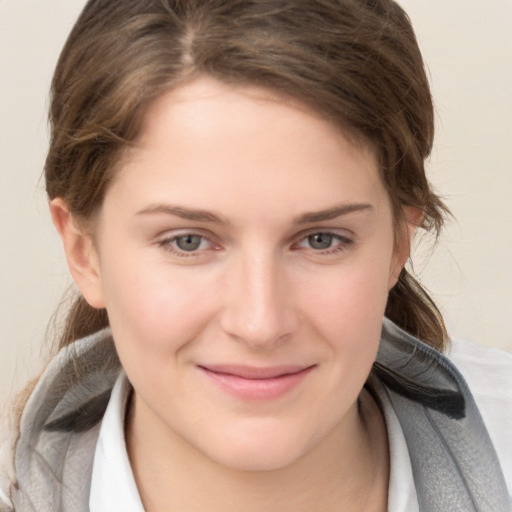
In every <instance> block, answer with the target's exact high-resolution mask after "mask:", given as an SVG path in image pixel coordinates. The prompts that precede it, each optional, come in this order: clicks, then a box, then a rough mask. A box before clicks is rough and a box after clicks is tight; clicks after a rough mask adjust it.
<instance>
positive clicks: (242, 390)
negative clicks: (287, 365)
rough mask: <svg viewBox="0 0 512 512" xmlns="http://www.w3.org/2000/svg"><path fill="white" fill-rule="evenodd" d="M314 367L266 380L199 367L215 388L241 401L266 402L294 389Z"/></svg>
mask: <svg viewBox="0 0 512 512" xmlns="http://www.w3.org/2000/svg"><path fill="white" fill-rule="evenodd" d="M313 368H314V366H310V367H309V368H305V369H304V370H301V371H299V372H296V373H291V374H287V375H280V376H278V377H270V378H267V379H246V378H244V377H238V376H236V375H230V374H227V373H216V372H213V371H210V370H208V369H207V368H203V367H200V369H201V370H202V371H203V373H204V374H205V375H206V376H207V377H209V378H210V379H211V380H212V381H213V382H214V383H215V384H216V385H217V386H219V387H220V388H221V389H222V390H224V391H226V392H228V393H229V394H231V395H233V396H235V397H237V398H240V399H242V400H251V401H267V400H275V399H277V398H280V397H282V396H284V395H286V394H288V393H290V392H291V391H292V390H293V389H295V388H296V387H297V386H298V385H299V384H300V383H301V382H302V381H303V380H304V379H305V378H306V377H307V376H308V375H309V373H310V372H311V371H312V370H313Z"/></svg>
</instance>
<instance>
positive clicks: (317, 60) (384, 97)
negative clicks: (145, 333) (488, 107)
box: [45, 0, 447, 349]
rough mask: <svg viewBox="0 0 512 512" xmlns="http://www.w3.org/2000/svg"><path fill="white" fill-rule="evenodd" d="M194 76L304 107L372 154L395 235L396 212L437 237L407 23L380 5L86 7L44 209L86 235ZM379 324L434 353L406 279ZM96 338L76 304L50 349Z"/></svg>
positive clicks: (63, 62)
mask: <svg viewBox="0 0 512 512" xmlns="http://www.w3.org/2000/svg"><path fill="white" fill-rule="evenodd" d="M199 74H206V75H210V76H212V77H214V78H217V79H219V80H222V81H226V82H229V83H234V84H237V83H239V84H253V85H259V86H263V87H267V88H270V89H272V90H274V91H277V92H279V93H282V94H284V95H287V96H291V97H294V98H296V99H298V100H299V101H302V102H304V103H306V104H308V105H309V106H311V107H313V108H314V109H315V110H317V111H318V112H319V113H320V114H322V115H323V116H325V118H327V119H329V120H330V121H331V122H333V123H336V124H338V125H339V126H340V127H341V128H342V130H344V132H345V133H347V134H348V135H351V136H354V137H355V138H356V139H358V140H362V141H366V142H368V143H370V144H371V145H372V146H373V147H374V148H375V149H376V151H377V154H378V156H379V158H380V166H381V173H382V179H383V182H384V184H385V186H386V188H387V190H388V192H389V195H390V198H391V202H392V205H393V210H394V215H395V221H396V225H397V229H396V231H397V233H398V232H399V226H400V225H401V224H403V222H404V220H403V207H404V206H414V207H417V208H419V209H421V210H422V211H423V212H424V216H423V221H422V225H421V227H423V228H425V229H426V230H431V231H433V232H434V233H435V234H436V235H437V234H438V233H439V230H440V229H441V226H442V224H443V218H444V215H445V214H446V213H447V210H446V208H445V207H444V205H443V203H442V202H441V200H440V199H439V198H438V197H437V196H436V195H435V194H434V193H433V192H432V190H431V188H430V186H429V183H428V181H427V179H426V176H425V169H424V160H425V158H426V157H427V156H428V155H429V154H430V151H431V148H432V142H433V133H434V119H433V118H434V116H433V105H432V99H431V95H430V88H429V83H428V80H427V77H426V74H425V70H424V66H423V60H422V57H421V54H420V51H419V48H418V45H417V42H416V38H415V35H414V32H413V29H412V27H411V24H410V21H409V19H408V17H407V15H406V14H405V12H404V11H403V10H402V9H401V7H399V6H398V5H397V4H396V3H395V2H394V1H392V0H230V1H229V2H226V1H225V0H123V1H119V2H113V1H111V0H89V2H88V3H87V4H86V6H85V8H84V10H83V12H82V14H81V15H80V17H79V19H78V21H77V23H76V24H75V26H74V28H73V30H72V32H71V34H70V36H69V38H68V40H67V43H66V45H65V47H64V49H63V51H62V54H61V56H60V59H59V62H58V64H57V68H56V71H55V75H54V78H53V82H52V96H51V108H50V123H51V141H50V149H49V153H48V157H47V160H46V165H45V175H46V187H47V192H48V195H49V198H50V199H53V198H55V197H61V198H63V199H64V200H65V201H66V202H67V204H68V205H69V208H70V210H71V212H72V213H73V215H74V216H75V217H76V218H77V219H79V220H82V221H84V222H85V223H87V221H88V220H91V219H93V218H94V214H95V213H96V212H97V211H98V210H99V208H100V206H101V204H102V200H103V197H104V195H105V192H106V190H107V188H108V186H109V183H110V182H111V180H112V178H113V176H114V175H115V173H116V171H117V169H118V168H119V162H120V161H121V159H122V156H123V153H124V152H125V151H126V149H127V148H128V147H129V146H130V144H131V143H132V142H133V141H134V139H135V138H136V137H137V135H138V133H139V131H140V128H141V124H142V118H143V115H144V112H145V111H146V109H147V107H148V105H149V104H150V103H151V102H152V101H153V100H154V99H156V98H157V97H158V96H160V95H161V94H163V93H164V92H166V91H168V90H170V89H172V88H173V87H176V86H177V85H179V84H182V83H184V82H185V81H187V80H189V79H191V78H192V77H194V76H196V75H199ZM386 314H387V316H388V317H389V318H390V319H391V320H393V321H394V322H395V323H397V324H398V325H399V326H401V327H402V328H403V329H405V330H406V331H408V332H410V333H411V334H413V335H415V336H417V337H419V338H421V339H422V340H424V341H426V342H427V343H429V344H431V345H432V346H434V347H436V348H439V349H440V348H442V347H443V345H444V343H445V341H446V340H447V334H446V330H445V327H444V323H443V319H442V316H441V314H440V312H439V311H438V309H437V308H436V306H435V304H434V303H433V302H432V300H431V299H430V298H429V296H428V294H427V293H426V292H425V291H424V290H423V289H422V287H421V285H420V284H419V283H418V282H417V281H415V279H414V278H413V277H412V276H411V275H410V274H409V273H408V272H407V271H406V270H405V269H404V270H403V271H402V273H401V275H400V278H399V282H398V284H397V285H396V286H395V287H394V288H393V289H392V290H391V292H390V294H389V301H388V306H387V310H386ZM106 325H108V317H107V315H106V313H105V311H104V310H93V308H91V307H90V306H89V305H88V304H87V303H86V302H85V300H84V299H83V298H82V297H79V298H78V299H77V302H76V304H75V305H74V307H73V308H72V309H71V311H70V313H69V316H68V319H67V325H66V327H65V329H64V334H63V336H62V339H61V342H60V346H64V345H66V344H68V343H70V342H71V341H73V340H75V339H77V338H78V337H81V336H84V335H87V334H90V333H91V332H93V331H95V330H97V329H99V328H101V327H103V326H106Z"/></svg>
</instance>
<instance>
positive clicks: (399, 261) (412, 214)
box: [388, 206, 424, 290]
mask: <svg viewBox="0 0 512 512" xmlns="http://www.w3.org/2000/svg"><path fill="white" fill-rule="evenodd" d="M403 212H404V218H405V220H403V221H401V225H400V226H399V227H398V230H399V232H398V233H397V235H396V243H395V251H394V255H393V260H392V262H391V268H390V273H389V282H388V290H391V288H393V286H395V284H396V283H397V281H398V278H399V277H400V272H402V269H403V268H404V266H405V264H406V262H407V260H408V259H409V256H410V254H411V244H412V239H413V237H414V234H415V233H416V229H417V228H418V227H419V226H421V224H422V222H423V216H424V213H423V210H422V209H421V208H417V207H415V206H404V207H403Z"/></svg>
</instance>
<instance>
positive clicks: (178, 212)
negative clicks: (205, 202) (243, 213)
mask: <svg viewBox="0 0 512 512" xmlns="http://www.w3.org/2000/svg"><path fill="white" fill-rule="evenodd" d="M159 213H163V214H166V215H174V216H175V217H180V218H182V219H187V220H192V221H195V222H215V223H217V224H227V221H226V220H224V219H223V218H221V217H219V216H217V215H215V214H214V213H212V212H209V211H207V210H196V209H192V208H185V207H183V206H175V205H171V204H154V205H150V206H148V207H147V208H144V209H142V210H140V211H138V212H137V215H155V214H159Z"/></svg>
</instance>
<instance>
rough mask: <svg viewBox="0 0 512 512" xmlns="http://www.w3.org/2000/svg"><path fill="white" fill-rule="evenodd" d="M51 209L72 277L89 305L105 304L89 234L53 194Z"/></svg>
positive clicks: (95, 252) (95, 253) (64, 203)
mask: <svg viewBox="0 0 512 512" xmlns="http://www.w3.org/2000/svg"><path fill="white" fill-rule="evenodd" d="M50 213H51V216H52V220H53V224H54V225H55V228H56V229H57V231H58V233H59V236H60V239H61V241H62V245H63V247H64V252H65V253H66V259H67V262H68V267H69V270H70V272H71V275H72V276H73V280H74V281H75V283H76V285H77V286H78V288H79V289H80V291H81V292H82V295H83V296H84V298H85V300H86V301H87V302H88V303H89V304H90V305H91V306H92V307H94V308H97V309H100V308H104V307H105V302H104V298H103V288H102V282H101V274H100V269H99V261H98V255H97V251H96V249H95V247H94V244H93V240H92V238H91V236H90V235H88V234H87V233H84V232H83V230H81V229H80V227H79V226H78V224H77V222H76V221H75V219H74V218H73V215H72V214H71V212H70V211H69V207H68V205H67V203H66V202H65V201H64V200H63V199H61V198H56V199H53V200H52V201H51V202H50Z"/></svg>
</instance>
